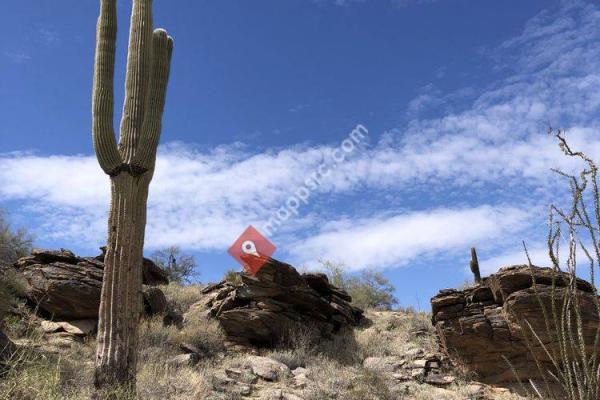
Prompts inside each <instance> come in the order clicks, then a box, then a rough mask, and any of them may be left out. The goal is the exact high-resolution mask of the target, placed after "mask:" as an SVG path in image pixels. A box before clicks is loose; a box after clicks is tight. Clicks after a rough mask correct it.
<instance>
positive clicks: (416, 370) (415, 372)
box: [410, 368, 425, 379]
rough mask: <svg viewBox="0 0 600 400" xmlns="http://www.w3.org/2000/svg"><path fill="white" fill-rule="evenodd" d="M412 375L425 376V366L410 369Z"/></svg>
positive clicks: (417, 377) (416, 376)
mask: <svg viewBox="0 0 600 400" xmlns="http://www.w3.org/2000/svg"><path fill="white" fill-rule="evenodd" d="M410 376H411V378H412V379H421V378H423V376H425V368H414V369H413V370H412V371H410Z"/></svg>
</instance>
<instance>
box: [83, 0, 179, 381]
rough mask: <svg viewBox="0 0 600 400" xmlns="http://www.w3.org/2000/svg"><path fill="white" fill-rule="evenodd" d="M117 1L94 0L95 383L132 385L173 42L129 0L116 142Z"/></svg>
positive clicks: (148, 4) (143, 6) (145, 9)
mask: <svg viewBox="0 0 600 400" xmlns="http://www.w3.org/2000/svg"><path fill="white" fill-rule="evenodd" d="M116 36H117V10H116V0H100V17H99V18H98V26H97V37H96V40H97V41H96V58H95V65H94V92H93V106H92V108H93V139H94V148H95V151H96V156H97V158H98V162H99V164H100V167H101V168H102V169H103V170H104V172H105V173H106V174H107V175H109V176H110V184H111V205H110V213H109V217H108V244H107V250H106V256H105V269H104V281H103V283H102V294H101V301H100V316H99V322H98V342H97V349H96V372H95V379H94V382H95V386H96V388H98V389H106V388H111V389H112V388H117V387H118V388H123V387H124V388H125V389H126V390H132V389H133V390H134V389H135V372H136V360H137V340H138V339H137V325H138V322H139V317H140V313H141V309H142V306H141V304H142V300H141V289H142V260H143V257H142V253H143V246H144V231H145V228H146V202H147V199H148V186H149V184H150V181H151V179H152V175H153V173H154V165H155V162H156V148H157V146H158V141H159V138H160V133H161V120H162V113H163V109H164V104H165V93H166V88H167V81H168V77H169V68H170V63H171V53H172V50H173V40H172V38H171V37H169V36H168V35H167V33H166V32H165V31H164V30H162V29H156V30H154V32H153V31H152V0H133V11H132V15H131V28H130V36H129V54H128V58H127V76H126V83H125V104H124V107H123V116H122V120H121V132H120V140H119V144H118V146H117V143H116V139H115V133H114V127H113V107H114V104H113V103H114V100H113V78H114V66H115V46H116Z"/></svg>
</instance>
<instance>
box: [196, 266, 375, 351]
mask: <svg viewBox="0 0 600 400" xmlns="http://www.w3.org/2000/svg"><path fill="white" fill-rule="evenodd" d="M240 276H241V282H238V283H235V282H229V281H222V282H220V283H218V284H216V285H211V286H208V287H206V288H205V289H204V290H203V295H204V297H203V299H202V300H201V301H199V302H198V303H196V304H194V305H192V307H191V308H190V310H189V311H188V313H187V314H186V316H185V320H186V323H197V322H196V321H195V320H198V319H203V318H208V319H210V318H214V319H216V320H218V321H219V324H220V325H221V327H222V328H223V331H224V332H225V335H226V345H228V347H230V348H233V349H236V348H237V349H240V350H243V349H249V348H255V347H269V346H272V345H274V344H276V343H277V342H278V341H280V340H281V339H282V336H283V335H285V334H286V330H287V331H289V329H303V327H304V329H305V328H306V327H309V328H311V329H314V330H315V331H317V332H319V333H320V335H321V336H322V337H324V338H331V337H332V336H333V335H335V334H336V333H337V332H339V331H340V330H341V329H343V328H345V327H350V326H356V325H359V324H360V323H362V322H365V321H366V320H365V318H364V316H363V311H362V310H360V309H359V308H356V307H354V306H352V305H351V304H350V302H351V301H352V298H351V297H350V296H349V295H348V293H346V292H345V291H344V290H341V289H338V288H337V287H335V286H333V285H331V283H329V281H328V279H327V276H326V275H324V274H299V273H298V272H297V271H296V269H295V268H294V267H292V266H291V265H289V264H286V263H283V262H280V261H277V260H274V259H269V260H268V262H267V263H266V264H265V265H264V266H263V267H262V269H261V270H260V271H259V272H258V273H257V274H256V275H255V276H250V275H247V274H241V275H240Z"/></svg>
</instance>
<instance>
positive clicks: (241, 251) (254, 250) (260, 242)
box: [228, 225, 276, 275]
mask: <svg viewBox="0 0 600 400" xmlns="http://www.w3.org/2000/svg"><path fill="white" fill-rule="evenodd" d="M275 249H276V247H275V245H273V243H271V242H270V241H269V240H268V239H267V238H266V237H264V236H263V235H261V234H260V232H259V231H257V230H256V229H255V228H254V227H253V226H252V225H250V226H248V227H247V228H246V230H245V231H244V233H242V235H241V236H240V237H239V238H238V239H237V240H236V241H235V243H233V244H232V245H231V247H230V248H229V250H228V253H229V255H231V257H233V258H235V259H236V260H237V262H239V263H240V264H241V265H242V266H243V267H244V269H245V270H246V272H248V273H249V274H251V275H256V273H257V272H258V271H260V269H261V268H262V267H263V265H265V263H266V262H267V261H269V258H270V257H271V255H273V253H275Z"/></svg>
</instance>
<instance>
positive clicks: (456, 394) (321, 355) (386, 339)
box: [0, 285, 516, 400]
mask: <svg viewBox="0 0 600 400" xmlns="http://www.w3.org/2000/svg"><path fill="white" fill-rule="evenodd" d="M166 289H167V290H166V292H167V296H168V298H169V300H170V301H171V302H173V303H174V304H175V303H176V302H177V301H182V304H183V305H181V306H180V305H178V304H177V307H180V309H184V310H185V309H187V308H188V307H189V305H190V304H193V303H194V302H196V301H197V300H199V299H200V293H199V288H198V287H189V286H188V287H177V286H175V285H169V287H168V288H166ZM367 316H368V317H369V318H371V319H372V321H373V323H372V324H371V325H370V326H367V327H360V328H357V329H355V330H349V331H346V332H344V334H341V335H339V336H337V337H336V339H335V340H332V341H322V340H319V339H318V336H317V335H315V331H314V328H311V327H299V326H294V327H290V329H289V332H288V334H286V335H285V339H284V340H283V341H282V342H281V343H280V345H279V346H278V347H277V348H276V349H273V350H264V351H262V355H265V356H267V357H271V358H273V359H276V360H279V361H281V362H282V363H284V364H286V365H287V366H288V367H289V368H290V369H292V370H293V369H295V368H297V367H304V368H306V369H307V370H308V379H309V382H310V383H309V384H308V385H307V386H306V387H305V388H303V389H297V388H296V389H292V388H293V384H294V381H293V377H290V376H281V377H280V380H279V381H278V382H274V383H266V382H263V381H260V382H259V383H258V384H257V385H256V386H255V387H254V389H253V394H252V396H254V397H252V398H260V397H257V396H260V395H261V394H262V393H263V392H264V393H266V391H268V390H269V389H271V388H278V389H284V390H287V391H291V392H294V393H297V394H298V395H299V396H300V397H301V398H303V399H305V400H328V399H330V400H338V399H339V400H342V399H343V400H392V399H417V400H419V399H420V400H428V399H431V400H433V399H449V400H459V399H461V400H463V399H468V398H470V397H469V395H468V386H467V385H466V383H464V382H463V383H461V384H456V385H453V386H452V387H451V388H450V390H446V391H442V390H438V389H436V388H434V387H432V386H429V385H420V384H419V383H417V382H412V383H407V384H406V385H404V386H402V385H394V384H392V383H393V382H392V381H391V380H390V378H388V377H387V376H385V375H382V374H379V373H375V372H372V371H369V370H366V369H364V368H363V367H362V361H363V359H364V358H366V357H369V356H389V355H392V356H393V355H395V356H402V357H404V358H410V356H407V352H408V353H409V354H414V356H415V357H417V354H416V353H415V352H414V350H415V349H417V350H420V351H421V352H425V353H427V352H431V351H434V350H435V349H436V345H435V341H434V339H433V335H432V334H431V332H432V327H431V324H430V322H429V315H427V314H424V313H415V312H411V311H402V312H381V311H369V312H367ZM9 322H10V324H8V329H7V330H8V331H9V332H10V334H11V336H12V337H13V338H21V339H22V340H21V341H20V342H22V343H25V342H29V343H34V344H37V345H38V346H39V345H42V346H43V347H44V350H45V352H43V351H39V350H33V348H32V347H28V348H26V351H25V352H24V353H22V355H21V356H20V358H18V359H15V360H13V362H12V364H11V369H10V371H9V372H8V374H7V375H6V376H4V377H3V378H1V379H0V400H9V399H10V400H13V399H14V400H21V399H24V400H34V399H36V400H37V399H49V400H59V399H60V400H76V399H77V400H78V399H89V398H90V396H91V394H92V376H93V360H94V353H95V342H94V340H93V338H92V339H89V340H88V341H87V342H83V343H77V342H76V343H73V344H72V345H71V346H70V347H62V348H61V349H60V352H59V354H60V356H58V355H52V354H49V353H48V351H54V352H56V347H49V346H48V344H47V343H45V342H44V339H43V335H41V333H40V331H39V329H38V328H37V325H38V324H39V321H38V320H37V317H35V316H32V315H27V316H26V317H24V318H21V319H19V318H16V317H15V318H14V319H10V321H9ZM139 335H140V336H139V347H140V353H139V362H138V375H137V388H138V399H141V400H155V399H156V400H165V399H178V400H192V399H205V400H241V399H244V398H247V397H242V396H241V395H240V394H239V393H238V392H236V390H239V387H237V388H236V386H235V385H233V386H231V385H223V383H222V382H223V379H224V378H223V376H224V370H225V369H226V368H236V369H240V370H242V371H248V359H247V357H246V356H245V355H244V354H237V353H228V352H226V350H225V348H224V346H223V337H224V335H223V332H222V331H221V329H220V327H219V326H218V324H217V323H215V322H209V321H206V320H197V321H194V320H188V321H187V322H186V325H185V326H184V327H183V328H182V329H178V328H177V327H175V326H163V322H162V318H161V316H155V317H152V318H149V319H144V320H142V321H141V322H140V329H139ZM182 343H187V344H190V345H193V346H196V347H197V348H199V349H200V351H201V352H203V354H204V355H203V358H202V359H201V360H200V363H199V364H197V365H195V366H188V365H178V364H174V363H171V362H169V360H170V359H171V358H173V357H174V356H176V355H179V354H181V349H180V345H181V344H182ZM251 378H252V376H251V375H249V376H247V377H246V378H244V377H241V378H238V380H239V381H240V382H249V381H250V380H251ZM117 398H119V399H122V400H129V399H131V398H132V397H131V396H128V395H126V394H120V395H118V396H117ZM493 398H496V399H502V400H512V399H516V397H493Z"/></svg>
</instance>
